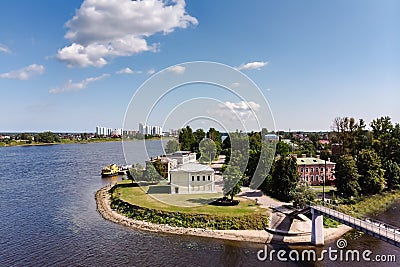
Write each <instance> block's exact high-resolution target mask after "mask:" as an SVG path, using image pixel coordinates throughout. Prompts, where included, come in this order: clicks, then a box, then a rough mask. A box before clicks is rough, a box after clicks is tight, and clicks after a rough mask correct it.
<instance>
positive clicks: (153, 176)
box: [142, 162, 161, 181]
mask: <svg viewBox="0 0 400 267" xmlns="http://www.w3.org/2000/svg"><path fill="white" fill-rule="evenodd" d="M156 166H157V165H156ZM142 179H143V180H144V181H159V180H161V175H160V173H159V172H158V171H157V169H156V167H155V164H154V163H151V162H146V169H145V170H144V172H143V178H142Z"/></svg>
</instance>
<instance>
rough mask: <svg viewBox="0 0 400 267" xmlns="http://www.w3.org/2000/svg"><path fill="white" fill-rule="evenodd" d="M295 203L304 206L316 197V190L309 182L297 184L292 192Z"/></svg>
mask: <svg viewBox="0 0 400 267" xmlns="http://www.w3.org/2000/svg"><path fill="white" fill-rule="evenodd" d="M290 196H291V198H292V199H293V205H294V206H297V207H300V208H303V207H305V206H306V205H307V204H309V203H310V202H312V201H314V199H315V191H314V190H313V189H312V188H311V186H310V185H309V184H308V183H307V182H302V183H299V184H297V186H296V188H295V189H294V190H293V191H291V192H290Z"/></svg>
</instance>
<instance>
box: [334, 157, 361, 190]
mask: <svg viewBox="0 0 400 267" xmlns="http://www.w3.org/2000/svg"><path fill="white" fill-rule="evenodd" d="M359 176H360V175H359V174H358V171H357V166H356V162H355V160H354V158H353V157H352V156H351V155H342V156H340V157H339V159H338V160H337V162H336V167H335V177H336V188H337V191H338V193H339V194H341V195H343V196H344V197H351V196H357V195H358V192H360V190H361V188H360V185H359V184H358V178H359Z"/></svg>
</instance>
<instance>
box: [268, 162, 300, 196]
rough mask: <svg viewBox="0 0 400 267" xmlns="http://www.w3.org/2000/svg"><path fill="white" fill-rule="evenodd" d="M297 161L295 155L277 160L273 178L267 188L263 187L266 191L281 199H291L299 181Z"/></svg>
mask: <svg viewBox="0 0 400 267" xmlns="http://www.w3.org/2000/svg"><path fill="white" fill-rule="evenodd" d="M299 181H300V179H299V174H298V171H297V162H296V159H295V158H294V157H281V158H279V159H278V160H277V161H275V164H274V168H273V170H272V175H271V180H270V182H269V184H268V183H267V184H266V185H267V186H268V187H267V188H261V189H262V190H263V191H266V193H268V194H270V195H271V196H273V197H275V198H276V199H278V200H281V201H285V202H286V201H291V200H292V199H293V196H292V193H291V192H293V191H294V190H295V188H296V187H297V185H298V183H299Z"/></svg>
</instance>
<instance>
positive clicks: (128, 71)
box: [115, 67, 142, 74]
mask: <svg viewBox="0 0 400 267" xmlns="http://www.w3.org/2000/svg"><path fill="white" fill-rule="evenodd" d="M115 73H116V74H141V73H142V71H141V70H132V69H131V68H128V67H126V68H124V69H121V70H119V71H117V72H115Z"/></svg>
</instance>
